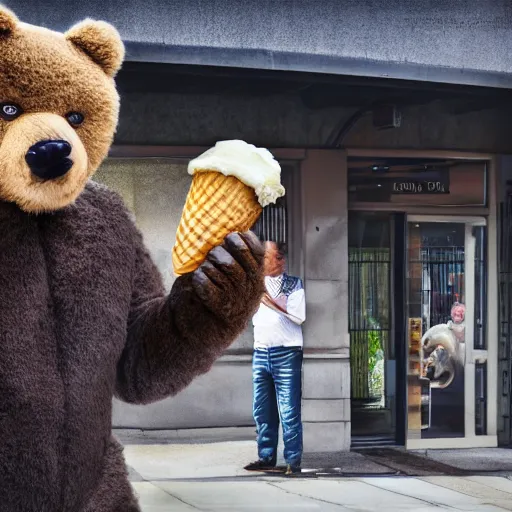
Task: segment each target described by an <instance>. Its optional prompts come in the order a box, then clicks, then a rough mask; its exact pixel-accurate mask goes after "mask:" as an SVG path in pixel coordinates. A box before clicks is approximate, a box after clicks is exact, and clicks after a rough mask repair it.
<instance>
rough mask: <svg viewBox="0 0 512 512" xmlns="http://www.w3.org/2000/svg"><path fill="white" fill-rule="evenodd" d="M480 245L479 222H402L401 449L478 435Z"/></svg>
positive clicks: (481, 401) (460, 442) (482, 359)
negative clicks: (404, 381)
mask: <svg viewBox="0 0 512 512" xmlns="http://www.w3.org/2000/svg"><path fill="white" fill-rule="evenodd" d="M485 240H486V227H485V219H483V218H482V219H480V218H471V219H469V218H458V217H444V218H437V217H414V216H409V217H408V222H407V249H406V259H407V283H406V292H407V304H406V309H405V313H406V322H407V325H406V332H407V341H408V343H407V344H408V365H407V447H408V448H415V447H417V448H421V447H457V446H464V440H465V439H468V438H474V437H475V436H477V435H482V434H485V433H486V432H485V425H483V424H482V419H483V418H485V410H482V407H483V408H484V409H485V403H486V402H485V401H486V396H485V390H484V389H483V388H481V386H479V385H478V383H479V382H480V381H481V382H484V381H485V379H484V378H483V377H482V371H481V370H482V369H483V374H485V365H486V350H485V349H486V343H485V330H484V329H483V327H482V326H483V325H485V318H484V316H485V302H484V301H485V295H486V294H485V286H486V274H487V272H486V270H487V269H486V261H485V258H484V255H485V243H486V242H485ZM482 365H483V366H482Z"/></svg>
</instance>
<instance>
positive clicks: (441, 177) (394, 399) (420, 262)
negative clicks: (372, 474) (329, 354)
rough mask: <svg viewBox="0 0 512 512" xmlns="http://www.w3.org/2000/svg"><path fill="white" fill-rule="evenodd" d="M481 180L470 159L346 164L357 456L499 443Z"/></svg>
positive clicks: (482, 170)
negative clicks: (391, 448) (368, 449)
mask: <svg viewBox="0 0 512 512" xmlns="http://www.w3.org/2000/svg"><path fill="white" fill-rule="evenodd" d="M486 171H487V166H486V163H485V162H483V161H481V160H480V161H477V160H476V159H475V160H474V161H473V160H466V161H463V160H456V159H451V160H441V159H439V160H436V159H422V158H397V157H394V156H393V157H389V158H369V157H352V158H351V157H349V159H348V181H349V183H348V190H349V208H350V210H349V221H348V226H349V228H348V266H349V283H348V284H349V335H350V364H351V429H352V430H351V431H352V446H353V447H361V446H371V445H383V444H398V445H404V446H406V447H407V448H411V449H414V448H456V447H463V446H486V445H489V444H490V443H495V441H496V440H495V436H494V435H492V436H491V435H489V432H488V431H489V428H488V426H489V418H490V417H491V419H492V416H490V414H491V413H490V411H489V410H488V403H489V401H488V398H487V397H488V394H489V387H490V383H491V384H492V378H490V377H489V368H488V347H487V340H488V338H489V332H490V330H489V329H491V331H492V325H493V324H492V323H489V322H488V318H487V316H488V307H489V306H488V304H489V300H490V298H489V297H490V295H489V289H488V287H489V284H488V283H489V277H488V261H489V259H488V258H489V256H488V255H489V250H490V249H489V244H488V242H487V237H488V217H487V215H486V209H485V205H486V203H487V196H486V180H487V178H486ZM464 178H465V179H466V184H465V186H463V181H464ZM433 205H436V208H433ZM462 205H465V206H464V208H462ZM447 206H452V208H451V209H448V208H446V207H447ZM482 206H484V207H482ZM443 207H444V208H443ZM443 210H444V211H443ZM463 210H465V211H463ZM472 211H474V212H477V211H478V212H481V213H480V214H477V215H472V213H471V212H472ZM451 212H454V213H453V214H452V213H451ZM494 270H495V269H494ZM493 317H494V314H493ZM492 394H494V390H493V391H492Z"/></svg>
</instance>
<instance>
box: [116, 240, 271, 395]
mask: <svg viewBox="0 0 512 512" xmlns="http://www.w3.org/2000/svg"><path fill="white" fill-rule="evenodd" d="M135 240H136V241H135V258H136V263H135V275H134V280H133V294H132V303H131V310H130V314H129V319H128V329H127V341H126V346H125V348H124V351H123V354H122V356H121V359H120V361H119V364H118V371H117V386H116V391H117V393H116V394H117V396H118V397H119V398H121V399H122V400H124V401H127V402H131V403H149V402H152V401H156V400H160V399H163V398H165V397H168V396H172V395H175V394H176V393H178V392H179V391H181V390H182V389H183V388H185V387H186V386H187V385H188V384H189V383H190V382H191V381H192V380H193V379H194V378H195V377H196V376H198V375H201V374H203V373H206V372H207V371H208V370H209V369H210V368H211V366H212V364H213V363H214V362H215V360H216V359H217V358H218V357H219V356H220V355H221V353H222V352H223V351H224V350H225V349H226V348H227V347H228V346H229V345H230V344H231V343H232V342H233V341H234V340H235V339H236V338H237V337H238V336H239V335H240V333H241V332H242V331H243V330H244V329H245V327H246V325H247V322H248V320H249V318H250V316H251V315H252V314H253V313H254V311H255V310H256V308H257V307H258V305H259V302H260V298H261V296H262V293H263V277H262V262H263V249H262V246H261V244H260V243H259V241H258V240H257V239H256V237H255V236H254V235H252V233H245V234H241V235H240V234H232V235H230V236H228V237H227V238H226V240H225V242H224V244H223V246H219V247H216V248H215V249H213V250H212V251H211V252H210V254H209V255H208V258H207V260H206V261H205V262H204V263H203V264H202V265H201V267H200V268H199V269H197V270H196V271H195V272H194V273H191V274H186V275H184V276H181V277H179V278H178V279H177V280H176V281H175V283H174V285H173V287H172V290H171V292H170V294H169V295H168V296H165V295H164V293H163V288H162V284H161V278H160V275H159V273H158V271H157V269H156V267H155V265H154V264H153V262H152V261H151V258H150V256H149V254H148V252H147V250H146V249H145V247H144V245H143V242H142V239H141V236H140V235H139V234H138V233H136V235H135Z"/></svg>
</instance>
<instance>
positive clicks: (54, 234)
mask: <svg viewBox="0 0 512 512" xmlns="http://www.w3.org/2000/svg"><path fill="white" fill-rule="evenodd" d="M123 55H124V50H123V44H122V42H121V39H120V37H119V35H118V33H117V31H116V30H115V29H114V28H113V27H112V26H110V25H109V24H107V23H103V22H96V21H90V20H86V21H84V22H82V23H80V24H78V25H76V26H74V27H73V28H71V30H69V31H68V32H67V33H66V34H60V33H57V32H53V31H50V30H47V29H44V28H40V27H33V26H31V25H27V24H24V23H21V22H20V21H19V20H18V19H17V18H16V16H15V15H14V14H13V13H12V12H11V11H9V10H8V9H6V8H4V7H0V67H1V71H0V395H1V400H0V475H1V478H0V509H1V510H2V511H5V512H36V511H37V512H114V511H115V512H135V511H138V510H140V509H139V506H138V504H137V499H136V498H135V496H134V495H133V493H132V489H131V486H130V484H129V481H128V476H127V471H126V468H125V463H124V458H123V455H122V447H121V446H120V444H119V443H118V442H117V441H116V440H115V439H114V438H113V437H112V434H111V409H112V397H113V396H117V397H119V398H120V399H121V400H125V401H127V402H129V403H135V404H145V403H149V402H152V401H156V400H160V399H163V398H165V397H168V396H172V395H175V394H176V393H178V392H179V391H180V390H182V389H183V388H184V387H186V386H187V385H188V384H189V383H190V382H191V380H192V379H193V378H194V377H196V376H198V375H200V374H203V373H205V372H207V371H208V370H209V369H210V368H211V366H212V364H213V363H214V361H215V360H216V358H218V357H219V356H220V354H221V353H222V352H223V350H225V349H226V348H227V347H228V346H229V345H230V344H231V343H232V342H233V341H234V340H235V339H236V338H237V336H238V335H239V334H240V333H241V331H242V330H243V329H244V328H245V327H246V325H247V321H248V319H249V318H250V315H251V314H252V313H253V312H254V311H255V309H256V308H257V306H258V303H259V300H260V297H261V294H262V292H263V277H262V263H263V249H262V246H261V244H260V243H259V241H258V240H257V239H256V237H254V236H253V235H252V234H251V233H244V234H237V233H234V234H231V235H229V236H228V237H227V238H226V240H225V241H224V243H223V245H222V246H219V247H216V248H215V249H213V250H212V251H211V252H210V253H209V255H208V258H207V260H206V261H205V262H204V263H203V265H202V266H201V267H200V268H199V269H198V270H196V271H195V272H194V273H190V274H186V275H184V276H182V277H179V278H178V279H177V280H176V281H175V283H174V286H173V288H172V290H171V292H170V294H169V295H165V292H164V287H163V285H162V279H161V276H160V275H159V273H158V271H157V269H156V267H155V265H154V264H153V262H152V261H151V259H150V256H149V254H148V251H147V250H146V249H145V247H144V244H143V240H142V237H141V235H140V233H139V232H138V230H137V228H136V227H135V225H134V224H133V222H132V220H131V216H130V214H129V212H128V210H127V209H126V208H125V206H124V204H123V202H122V200H121V199H120V198H119V197H118V196H117V195H116V194H114V193H113V192H111V191H109V190H108V189H107V188H105V187H103V186H100V185H98V184H94V183H93V182H91V181H90V180H89V178H90V177H91V176H92V174H93V173H94V172H95V171H96V169H97V168H98V166H99V165H100V163H101V162H102V160H103V159H104V158H105V156H106V155H107V153H108V150H109V147H110V145H111V143H112V139H113V134H114V131H115V128H116V125H117V118H118V104H119V98H118V95H117V92H116V88H115V83H114V76H115V74H116V72H117V71H118V69H119V68H120V66H121V63H122V60H123Z"/></svg>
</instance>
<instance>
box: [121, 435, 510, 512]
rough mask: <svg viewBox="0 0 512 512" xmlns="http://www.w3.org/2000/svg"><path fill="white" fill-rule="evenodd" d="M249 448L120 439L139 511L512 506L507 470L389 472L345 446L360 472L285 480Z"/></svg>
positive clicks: (383, 511)
mask: <svg viewBox="0 0 512 512" xmlns="http://www.w3.org/2000/svg"><path fill="white" fill-rule="evenodd" d="M254 453H255V444H254V442H252V441H236V442H224V443H208V444H191V443H186V444H158V445H153V444H146V445H126V446H125V458H126V462H127V464H128V466H129V467H130V477H131V480H132V485H133V487H134V489H135V491H136V493H137V494H138V495H139V497H140V501H141V505H142V510H143V511H144V512H164V511H165V512H167V511H170V512H172V511H177V512H181V511H188V512H190V511H198V510H199V511H215V512H216V511H226V512H227V511H229V512H232V511H237V512H244V511H254V512H256V511H258V512H259V511H264V512H287V511H292V510H293V511H295V512H296V511H327V512H329V511H343V510H350V511H367V512H371V511H379V512H387V511H389V512H391V511H402V510H403V511H405V510H407V511H418V512H429V511H442V510H451V511H457V510H464V511H474V510H478V511H482V512H485V511H489V512H490V511H503V510H509V511H512V479H511V477H509V476H508V474H507V473H499V474H496V475H492V476H481V475H472V476H463V477H459V476H446V475H443V476H419V477H400V476H391V474H390V473H392V470H391V471H390V469H389V468H385V467H384V466H380V465H379V464H375V463H374V462H372V461H368V460H367V459H366V457H364V456H362V455H361V454H355V453H350V454H344V455H345V456H346V458H345V459H343V461H344V463H345V464H347V465H346V466H345V467H344V468H343V469H344V472H345V473H351V472H352V473H357V472H359V474H360V475H361V476H355V477H352V478H347V477H345V478H343V477H340V476H339V474H331V475H328V473H325V474H324V473H321V472H320V473H319V472H315V471H313V470H311V469H310V470H309V472H308V471H307V470H306V473H304V475H301V477H294V478H292V479H286V478H284V477H282V476H270V475H261V476H260V475H256V474H253V473H247V472H245V471H244V470H243V469H242V466H243V463H244V462H247V461H250V460H253V459H254ZM506 453H510V454H511V457H512V452H503V457H505V458H506ZM473 455H474V454H473ZM449 456H450V454H449V453H448V455H447V454H446V453H445V455H444V458H445V459H446V458H447V457H448V458H449ZM451 457H452V458H453V455H451ZM473 459H474V456H473ZM339 460H340V459H339V458H338V459H337V461H338V462H339ZM505 462H507V463H508V459H507V460H506V461H505ZM339 469H342V468H339ZM365 471H366V472H367V473H366V475H373V476H365V475H364V473H365Z"/></svg>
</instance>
